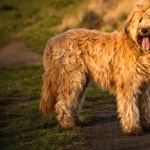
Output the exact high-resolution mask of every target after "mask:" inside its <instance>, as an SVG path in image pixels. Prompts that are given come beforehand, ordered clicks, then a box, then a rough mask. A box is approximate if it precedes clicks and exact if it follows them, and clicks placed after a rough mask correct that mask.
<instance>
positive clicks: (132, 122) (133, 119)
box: [117, 89, 143, 135]
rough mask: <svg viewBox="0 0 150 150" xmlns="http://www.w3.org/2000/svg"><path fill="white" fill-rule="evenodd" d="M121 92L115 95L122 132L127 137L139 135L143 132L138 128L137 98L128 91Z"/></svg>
mask: <svg viewBox="0 0 150 150" xmlns="http://www.w3.org/2000/svg"><path fill="white" fill-rule="evenodd" d="M128 90H129V89H126V90H122V91H121V92H120V93H118V94H117V106H118V113H119V118H120V123H121V127H122V130H123V132H124V133H125V134H128V135H141V134H143V130H142V128H141V126H140V112H139V106H138V96H137V95H135V94H133V93H131V89H130V91H128Z"/></svg>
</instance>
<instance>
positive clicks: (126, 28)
mask: <svg viewBox="0 0 150 150" xmlns="http://www.w3.org/2000/svg"><path fill="white" fill-rule="evenodd" d="M124 31H125V33H126V34H127V35H129V33H130V31H129V24H128V23H125V24H124Z"/></svg>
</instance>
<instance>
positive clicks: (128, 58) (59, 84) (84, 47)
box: [40, 0, 150, 135]
mask: <svg viewBox="0 0 150 150" xmlns="http://www.w3.org/2000/svg"><path fill="white" fill-rule="evenodd" d="M43 63H44V69H45V73H44V75H43V90H42V98H41V103H40V108H41V109H42V111H43V113H44V114H45V115H47V116H50V115H51V114H53V113H56V115H57V120H58V122H59V124H60V125H61V126H62V127H64V128H72V127H74V126H75V125H77V124H78V123H80V118H79V114H80V110H81V107H82V104H83V101H84V96H85V92H86V91H87V87H88V85H89V84H90V82H91V80H93V81H94V82H95V83H97V84H98V85H99V86H100V88H102V89H108V90H109V91H110V92H112V93H114V94H115V95H116V99H117V111H118V116H119V118H120V123H121V127H122V130H123V132H124V133H125V134H133V135H140V134H141V133H142V132H143V130H144V129H150V99H149V96H148V93H147V91H148V86H149V82H150V0H144V1H139V2H137V3H136V5H135V6H134V7H133V9H132V11H131V13H130V15H129V16H128V18H127V21H126V23H125V30H123V31H122V32H120V33H117V32H114V33H101V32H99V31H95V30H87V29H74V30H69V31H67V32H65V33H62V34H60V35H57V36H55V37H53V38H51V39H50V40H49V41H48V43H47V45H46V47H45V51H44V57H43Z"/></svg>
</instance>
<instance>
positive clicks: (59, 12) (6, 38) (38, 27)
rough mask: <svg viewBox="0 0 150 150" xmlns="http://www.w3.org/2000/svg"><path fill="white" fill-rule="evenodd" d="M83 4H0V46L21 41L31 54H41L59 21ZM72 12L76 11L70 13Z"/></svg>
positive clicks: (12, 0) (31, 0) (48, 0)
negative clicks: (32, 51) (31, 51)
mask: <svg viewBox="0 0 150 150" xmlns="http://www.w3.org/2000/svg"><path fill="white" fill-rule="evenodd" d="M83 2H86V1H84V0H67V1H65V0H44V1H43V0H38V1H37V0H26V1H19V2H18V0H5V1H0V22H1V23H0V32H1V35H0V37H1V38H0V46H3V45H5V44H6V43H8V42H10V41H12V40H18V39H19V40H20V39H22V40H23V41H24V42H25V43H26V44H27V46H28V47H29V48H31V50H34V51H36V52H39V53H42V50H43V47H44V45H45V43H46V41H47V40H48V39H49V38H50V37H51V36H53V35H55V34H57V33H58V31H57V30H55V29H54V28H55V27H56V26H57V25H59V24H61V22H62V19H63V17H64V16H65V15H66V14H68V13H69V12H70V11H71V12H73V11H75V10H77V8H78V7H79V6H80V4H82V3H83ZM74 8H76V9H74Z"/></svg>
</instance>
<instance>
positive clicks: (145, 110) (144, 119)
mask: <svg viewBox="0 0 150 150" xmlns="http://www.w3.org/2000/svg"><path fill="white" fill-rule="evenodd" d="M149 94H150V86H149V87H146V88H143V89H142V93H141V96H140V99H139V103H140V104H139V107H140V123H141V126H142V127H143V129H144V130H150V97H149Z"/></svg>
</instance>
